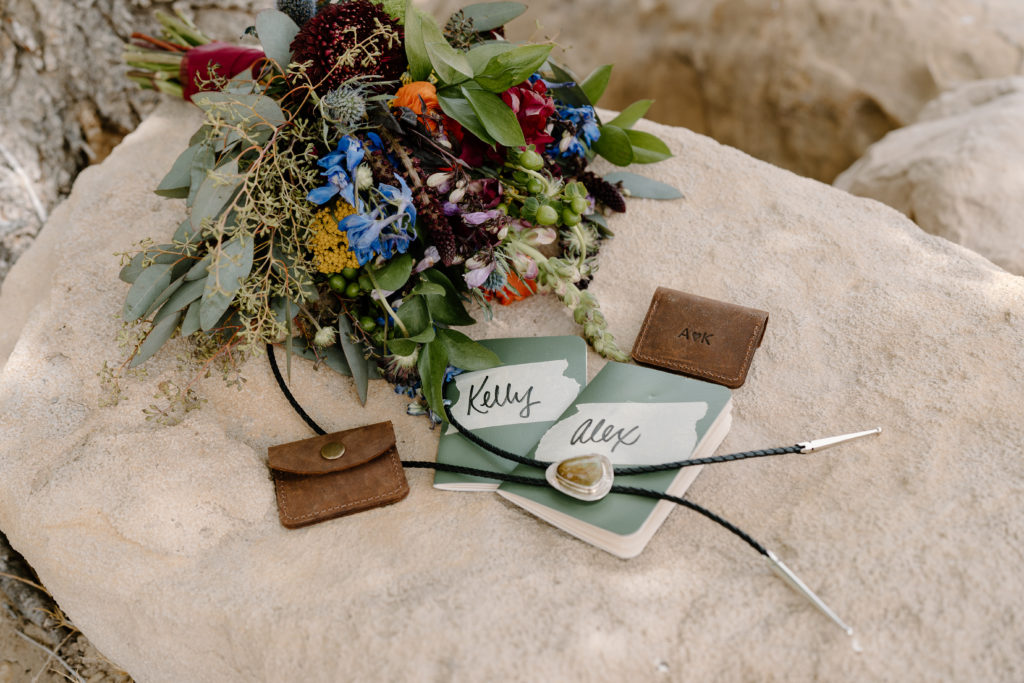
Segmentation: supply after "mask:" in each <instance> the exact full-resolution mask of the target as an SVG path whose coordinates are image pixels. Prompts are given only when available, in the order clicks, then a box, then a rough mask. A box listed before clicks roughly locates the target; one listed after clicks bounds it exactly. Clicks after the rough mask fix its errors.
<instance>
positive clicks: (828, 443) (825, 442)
mask: <svg viewBox="0 0 1024 683" xmlns="http://www.w3.org/2000/svg"><path fill="white" fill-rule="evenodd" d="M881 433H882V428H881V427H875V428H874V429H868V430H865V431H863V432H853V433H852V434H841V435H840V436H829V437H825V438H824V439H814V440H813V441H804V442H802V443H798V444H797V446H799V447H800V452H801V453H813V452H814V451H823V450H825V449H826V448H831V447H832V446H838V445H839V444H841V443H846V442H847V441H853V440H854V439H860V438H863V437H865V436H876V435H878V434H881Z"/></svg>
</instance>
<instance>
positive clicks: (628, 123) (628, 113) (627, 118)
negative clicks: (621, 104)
mask: <svg viewBox="0 0 1024 683" xmlns="http://www.w3.org/2000/svg"><path fill="white" fill-rule="evenodd" d="M652 104H654V100H637V101H636V102H634V103H633V104H631V105H629V106H628V107H626V108H625V109H623V110H622V111H621V112H619V115H618V116H616V117H615V118H614V119H612V120H611V121H609V122H608V124H609V125H612V126H618V127H619V128H632V127H633V124H635V123H636V122H637V121H639V120H640V119H642V118H643V117H644V115H645V114H646V113H647V110H648V109H650V108H651V105H652Z"/></svg>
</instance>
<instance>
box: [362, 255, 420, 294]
mask: <svg viewBox="0 0 1024 683" xmlns="http://www.w3.org/2000/svg"><path fill="white" fill-rule="evenodd" d="M412 266H413V262H412V255H411V254H402V255H401V256H396V257H395V258H393V259H391V260H390V261H388V262H387V263H385V264H384V265H383V266H381V267H380V268H367V270H368V271H369V272H370V276H371V277H372V278H373V281H374V282H376V283H377V286H378V287H380V288H381V289H383V290H384V291H386V292H395V291H398V290H399V289H401V288H402V287H403V286H404V285H405V283H406V282H408V280H409V275H410V274H411V273H412Z"/></svg>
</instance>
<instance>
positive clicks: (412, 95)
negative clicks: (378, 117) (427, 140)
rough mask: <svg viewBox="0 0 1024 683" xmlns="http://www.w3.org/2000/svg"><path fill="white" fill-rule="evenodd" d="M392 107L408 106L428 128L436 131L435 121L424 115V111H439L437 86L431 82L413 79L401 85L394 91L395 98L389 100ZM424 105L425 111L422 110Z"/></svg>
mask: <svg viewBox="0 0 1024 683" xmlns="http://www.w3.org/2000/svg"><path fill="white" fill-rule="evenodd" d="M391 106H392V107H408V108H409V109H412V110H413V111H414V112H416V113H417V114H419V115H420V121H422V122H423V124H424V125H425V126H426V127H427V128H429V129H430V131H431V132H436V131H437V121H435V120H434V118H433V117H431V116H424V115H423V114H424V113H426V112H431V113H434V112H440V111H441V105H440V104H438V102H437V88H435V87H434V84H433V83H428V82H427V81H413V82H412V83H408V84H406V85H403V86H402V87H401V88H399V89H398V92H397V93H395V99H393V100H391ZM424 107H426V112H424Z"/></svg>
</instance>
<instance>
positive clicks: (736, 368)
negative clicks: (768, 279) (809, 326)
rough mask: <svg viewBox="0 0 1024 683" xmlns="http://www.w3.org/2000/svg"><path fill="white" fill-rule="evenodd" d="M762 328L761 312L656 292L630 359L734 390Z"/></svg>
mask: <svg viewBox="0 0 1024 683" xmlns="http://www.w3.org/2000/svg"><path fill="white" fill-rule="evenodd" d="M767 325H768V313H767V312H765V311H759V310H757V309H756V308H747V307H746V306H737V305H736V304H730V303H726V302H724V301H716V300H714V299H708V298H705V297H702V296H697V295H696V294H687V293H686V292H678V291H676V290H674V289H668V288H667V287H658V289H657V291H655V292H654V297H653V298H652V299H651V307H650V308H649V309H647V317H646V318H644V324H643V326H641V328H640V334H639V336H637V338H636V343H634V344H633V353H632V356H633V359H634V360H635V361H636V362H638V363H643V364H645V365H653V366H655V367H659V368H663V369H665V370H674V371H676V372H680V373H683V374H685V375H692V376H693V377H699V378H700V379H705V380H707V381H709V382H714V383H715V384H723V385H725V386H727V387H730V388H732V389H735V388H737V387H740V386H742V385H743V382H744V381H745V380H746V379H747V370H748V369H749V368H750V361H751V359H752V358H753V356H754V351H756V350H757V347H759V346H760V345H761V339H762V338H763V337H764V330H765V327H766V326H767Z"/></svg>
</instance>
